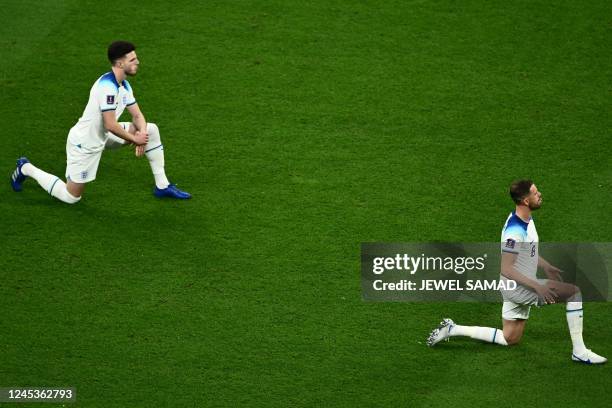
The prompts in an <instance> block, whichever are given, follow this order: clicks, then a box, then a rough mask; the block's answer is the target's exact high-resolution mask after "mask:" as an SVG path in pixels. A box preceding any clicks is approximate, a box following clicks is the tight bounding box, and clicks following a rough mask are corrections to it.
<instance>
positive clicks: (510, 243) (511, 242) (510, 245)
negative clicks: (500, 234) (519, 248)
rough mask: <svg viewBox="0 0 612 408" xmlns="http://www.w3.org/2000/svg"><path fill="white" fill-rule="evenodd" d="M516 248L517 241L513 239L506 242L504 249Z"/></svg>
mask: <svg viewBox="0 0 612 408" xmlns="http://www.w3.org/2000/svg"><path fill="white" fill-rule="evenodd" d="M515 246H516V241H515V240H513V239H512V238H508V239H507V240H506V245H505V246H504V247H505V248H508V249H514V247H515Z"/></svg>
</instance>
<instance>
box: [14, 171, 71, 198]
mask: <svg viewBox="0 0 612 408" xmlns="http://www.w3.org/2000/svg"><path fill="white" fill-rule="evenodd" d="M21 172H22V173H23V174H24V175H26V176H28V177H32V178H33V179H34V180H36V181H37V182H38V184H39V185H40V186H41V187H42V188H43V189H44V190H45V191H46V192H47V193H49V194H51V195H52V196H53V197H55V198H57V199H58V200H60V201H63V202H65V203H68V204H75V203H78V202H79V201H80V200H81V197H74V196H73V195H72V194H70V193H69V192H68V190H66V183H64V182H63V181H62V180H60V178H59V177H57V176H54V175H53V174H49V173H47V172H44V171H42V170H41V169H39V168H37V167H36V166H34V165H33V164H32V163H25V164H24V165H23V166H21Z"/></svg>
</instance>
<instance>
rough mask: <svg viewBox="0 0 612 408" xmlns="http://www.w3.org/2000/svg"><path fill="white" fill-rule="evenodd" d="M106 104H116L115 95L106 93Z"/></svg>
mask: <svg viewBox="0 0 612 408" xmlns="http://www.w3.org/2000/svg"><path fill="white" fill-rule="evenodd" d="M106 104H107V105H114V104H115V95H106Z"/></svg>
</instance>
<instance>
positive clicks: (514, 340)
mask: <svg viewBox="0 0 612 408" xmlns="http://www.w3.org/2000/svg"><path fill="white" fill-rule="evenodd" d="M521 337H523V336H522V335H521V334H516V333H511V334H505V333H504V338H505V339H506V343H508V345H509V346H513V345H515V344H519V342H520V341H521Z"/></svg>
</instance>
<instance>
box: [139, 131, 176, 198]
mask: <svg viewBox="0 0 612 408" xmlns="http://www.w3.org/2000/svg"><path fill="white" fill-rule="evenodd" d="M147 133H148V134H149V142H148V143H147V147H146V149H145V155H146V156H147V159H149V164H150V165H151V172H153V177H155V185H156V186H157V188H159V189H164V188H166V187H168V185H170V181H168V178H167V177H166V170H165V169H164V166H165V162H164V145H163V144H162V142H161V136H160V134H159V128H158V127H157V125H156V124H154V123H149V124H147Z"/></svg>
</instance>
